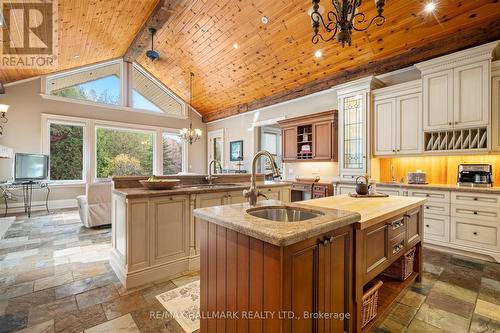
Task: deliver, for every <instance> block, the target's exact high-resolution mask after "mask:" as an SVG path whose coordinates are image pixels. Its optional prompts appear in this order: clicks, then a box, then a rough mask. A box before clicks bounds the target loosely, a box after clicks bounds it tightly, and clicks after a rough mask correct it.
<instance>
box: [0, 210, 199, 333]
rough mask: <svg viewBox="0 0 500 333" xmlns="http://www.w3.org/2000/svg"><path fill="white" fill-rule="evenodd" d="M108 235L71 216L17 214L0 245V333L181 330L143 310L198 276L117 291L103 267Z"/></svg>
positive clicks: (152, 308) (73, 213) (156, 308)
mask: <svg viewBox="0 0 500 333" xmlns="http://www.w3.org/2000/svg"><path fill="white" fill-rule="evenodd" d="M110 230H111V229H110V228H109V227H103V228H96V229H86V228H84V227H83V225H82V224H81V222H80V218H79V216H78V213H77V212H76V211H60V212H56V213H54V214H52V215H48V216H47V215H38V216H33V217H32V218H31V219H27V218H24V217H18V218H17V220H16V222H14V224H12V226H11V227H10V228H9V229H8V230H7V233H6V234H5V236H4V239H1V240H0V333H2V332H23V333H28V332H29V333H32V332H82V331H85V332H94V333H95V332H143V333H144V332H172V333H177V332H182V329H181V327H180V326H179V324H178V323H177V322H176V321H175V320H173V319H171V318H162V319H150V311H164V308H163V306H162V305H161V304H160V303H159V302H158V300H157V299H156V297H155V296H156V295H159V294H161V293H163V292H165V291H168V290H171V289H174V288H177V287H179V286H181V285H184V284H186V283H189V282H191V281H192V280H194V279H198V278H199V276H198V274H197V273H191V274H186V275H183V276H179V277H177V278H175V279H173V280H169V281H160V282H158V283H155V284H148V285H145V286H143V287H141V288H138V289H135V290H124V289H123V287H122V286H121V284H120V282H119V281H118V279H117V278H116V276H115V274H114V272H113V271H112V270H111V267H110V266H109V264H108V255H109V251H110V249H111V233H110Z"/></svg>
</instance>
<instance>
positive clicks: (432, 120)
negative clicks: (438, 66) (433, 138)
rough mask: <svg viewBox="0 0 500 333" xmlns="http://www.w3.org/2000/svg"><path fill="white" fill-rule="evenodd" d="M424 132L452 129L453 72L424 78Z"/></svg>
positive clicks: (434, 74)
mask: <svg viewBox="0 0 500 333" xmlns="http://www.w3.org/2000/svg"><path fill="white" fill-rule="evenodd" d="M423 85H424V130H435V129H443V128H450V127H451V126H452V122H453V71H452V70H449V71H444V72H439V73H433V74H429V75H426V76H425V77H424V83H423Z"/></svg>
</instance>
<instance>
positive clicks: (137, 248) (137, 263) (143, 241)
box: [127, 200, 149, 271]
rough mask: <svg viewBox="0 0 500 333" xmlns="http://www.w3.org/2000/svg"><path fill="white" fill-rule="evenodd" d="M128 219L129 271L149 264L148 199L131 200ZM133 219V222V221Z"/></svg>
mask: <svg viewBox="0 0 500 333" xmlns="http://www.w3.org/2000/svg"><path fill="white" fill-rule="evenodd" d="M128 207H129V208H128V209H129V211H128V215H129V218H128V219H127V223H128V224H129V225H128V228H127V229H128V230H130V232H129V234H128V235H127V242H128V244H130V245H129V247H130V249H129V251H128V253H127V265H128V269H129V271H134V270H136V269H141V268H144V267H147V266H149V248H148V244H149V239H148V237H149V234H148V233H149V210H148V201H147V200H134V201H132V200H131V201H129V205H128ZM132 221H133V222H132Z"/></svg>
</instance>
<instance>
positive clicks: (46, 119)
mask: <svg viewBox="0 0 500 333" xmlns="http://www.w3.org/2000/svg"><path fill="white" fill-rule="evenodd" d="M52 124H57V125H68V126H80V127H82V128H83V143H82V144H83V147H82V154H83V156H82V179H67V180H57V179H56V180H54V179H50V168H49V181H50V182H51V183H54V184H60V185H65V184H86V183H87V180H88V179H89V178H88V177H89V175H88V152H89V151H88V129H89V128H88V122H87V121H85V120H77V119H67V117H62V116H58V117H50V116H46V115H42V126H43V127H42V152H43V154H46V155H48V156H49V157H50V126H51V125H52Z"/></svg>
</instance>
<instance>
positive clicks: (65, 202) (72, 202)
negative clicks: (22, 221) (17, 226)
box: [0, 199, 78, 214]
mask: <svg viewBox="0 0 500 333" xmlns="http://www.w3.org/2000/svg"><path fill="white" fill-rule="evenodd" d="M8 206H9V209H8V211H7V214H11V213H24V204H23V202H19V201H17V202H14V203H12V202H9V204H8ZM77 207H78V203H77V201H76V199H62V200H49V210H54V209H68V208H77ZM42 210H45V201H33V202H32V204H31V211H32V212H37V211H42ZM4 212H5V205H4V204H3V202H1V201H0V213H1V214H3V213H4Z"/></svg>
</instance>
